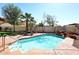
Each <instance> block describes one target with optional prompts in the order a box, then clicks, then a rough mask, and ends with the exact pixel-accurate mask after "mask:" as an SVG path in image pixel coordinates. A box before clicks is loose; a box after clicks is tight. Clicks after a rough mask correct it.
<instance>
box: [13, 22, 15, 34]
mask: <svg viewBox="0 0 79 59" xmlns="http://www.w3.org/2000/svg"><path fill="white" fill-rule="evenodd" d="M13 28H14V30H13V31H14V32H15V22H14V24H13Z"/></svg>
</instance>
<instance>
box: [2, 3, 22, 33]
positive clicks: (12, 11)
mask: <svg viewBox="0 0 79 59" xmlns="http://www.w3.org/2000/svg"><path fill="white" fill-rule="evenodd" d="M2 15H3V16H4V17H5V18H6V19H7V22H9V23H10V24H12V25H14V26H13V27H14V32H15V24H18V18H19V17H20V15H21V9H20V8H19V7H17V6H15V5H14V4H7V5H5V6H3V7H2Z"/></svg>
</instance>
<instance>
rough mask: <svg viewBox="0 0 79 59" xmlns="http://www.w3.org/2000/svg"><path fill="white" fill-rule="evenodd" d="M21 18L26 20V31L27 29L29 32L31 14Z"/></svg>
mask: <svg viewBox="0 0 79 59" xmlns="http://www.w3.org/2000/svg"><path fill="white" fill-rule="evenodd" d="M21 18H22V19H26V20H25V21H26V29H25V31H26V32H28V22H29V20H30V19H31V14H29V13H25V14H24V15H21Z"/></svg>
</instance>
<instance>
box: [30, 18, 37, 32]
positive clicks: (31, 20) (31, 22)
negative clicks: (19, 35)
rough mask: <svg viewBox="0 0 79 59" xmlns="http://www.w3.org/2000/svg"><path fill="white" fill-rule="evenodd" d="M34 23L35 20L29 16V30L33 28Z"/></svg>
mask: <svg viewBox="0 0 79 59" xmlns="http://www.w3.org/2000/svg"><path fill="white" fill-rule="evenodd" d="M35 24H36V21H35V20H34V17H31V19H30V20H29V27H30V31H31V30H32V29H33V27H34V26H35Z"/></svg>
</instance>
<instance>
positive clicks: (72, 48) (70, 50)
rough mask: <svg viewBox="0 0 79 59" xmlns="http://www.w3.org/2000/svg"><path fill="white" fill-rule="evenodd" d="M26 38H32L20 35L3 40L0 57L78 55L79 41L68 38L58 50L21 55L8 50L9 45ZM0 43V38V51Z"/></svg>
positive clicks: (37, 51)
mask: <svg viewBox="0 0 79 59" xmlns="http://www.w3.org/2000/svg"><path fill="white" fill-rule="evenodd" d="M42 34H44V33H35V34H34V35H33V36H37V35H42ZM28 37H32V36H22V35H17V36H7V37H6V40H5V43H6V46H5V51H1V52H0V55H21V54H23V55H41V54H43V55H79V49H78V46H79V43H78V42H79V40H74V39H71V38H69V37H66V38H65V39H64V40H63V42H62V44H61V45H60V46H59V47H58V48H56V49H53V50H50V51H47V50H46V51H45V50H44V51H43V50H31V51H28V52H24V53H22V52H21V51H19V50H17V51H13V52H11V51H10V49H9V48H8V46H9V45H8V44H9V43H11V42H15V41H17V40H18V39H20V38H28ZM1 42H2V40H1V37H0V50H1V49H2V46H1Z"/></svg>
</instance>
